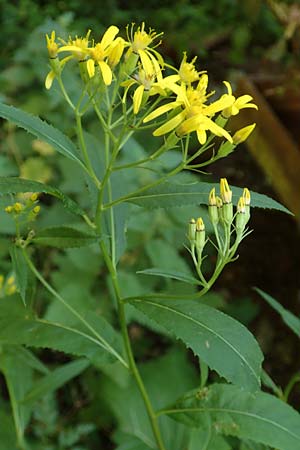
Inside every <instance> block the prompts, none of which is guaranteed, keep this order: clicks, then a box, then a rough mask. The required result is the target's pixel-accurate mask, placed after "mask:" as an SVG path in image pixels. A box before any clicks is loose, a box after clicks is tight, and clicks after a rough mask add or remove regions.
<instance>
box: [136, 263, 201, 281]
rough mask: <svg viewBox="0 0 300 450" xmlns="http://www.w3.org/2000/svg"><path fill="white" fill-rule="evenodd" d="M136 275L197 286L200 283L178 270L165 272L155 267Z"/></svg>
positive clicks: (165, 270)
mask: <svg viewBox="0 0 300 450" xmlns="http://www.w3.org/2000/svg"><path fill="white" fill-rule="evenodd" d="M137 273H140V274H143V275H154V276H157V277H163V278H171V279H173V280H178V281H183V282H184V283H189V284H195V285H199V284H200V282H199V280H197V278H194V277H193V276H192V275H190V274H189V273H184V272H181V271H179V270H167V269H159V268H157V267H151V268H150V269H145V270H139V271H138V272H137Z"/></svg>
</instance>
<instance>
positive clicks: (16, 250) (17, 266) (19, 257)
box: [10, 245, 28, 306]
mask: <svg viewBox="0 0 300 450" xmlns="http://www.w3.org/2000/svg"><path fill="white" fill-rule="evenodd" d="M10 256H11V260H12V267H13V271H14V273H15V277H16V284H17V288H18V291H19V292H20V295H21V298H22V300H23V303H24V305H25V306H26V291H27V286H28V265H27V262H26V260H25V258H24V255H23V251H22V249H21V248H20V247H17V246H16V245H13V246H12V247H11V249H10Z"/></svg>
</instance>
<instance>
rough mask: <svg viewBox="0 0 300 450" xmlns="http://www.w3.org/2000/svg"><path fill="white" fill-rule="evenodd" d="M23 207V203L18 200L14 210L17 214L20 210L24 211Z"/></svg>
mask: <svg viewBox="0 0 300 450" xmlns="http://www.w3.org/2000/svg"><path fill="white" fill-rule="evenodd" d="M22 209H23V205H22V203H19V202H16V203H15V204H14V205H13V210H14V212H15V213H17V214H20V212H21V211H22Z"/></svg>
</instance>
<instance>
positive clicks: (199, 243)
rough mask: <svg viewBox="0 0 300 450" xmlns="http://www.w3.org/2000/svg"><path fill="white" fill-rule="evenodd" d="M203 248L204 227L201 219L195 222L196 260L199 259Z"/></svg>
mask: <svg viewBox="0 0 300 450" xmlns="http://www.w3.org/2000/svg"><path fill="white" fill-rule="evenodd" d="M204 246H205V225H204V222H203V220H202V218H201V217H199V219H197V221H196V250H197V255H198V259H201V255H202V251H203V248H204Z"/></svg>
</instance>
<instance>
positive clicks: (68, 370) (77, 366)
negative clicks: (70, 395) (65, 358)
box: [22, 359, 90, 403]
mask: <svg viewBox="0 0 300 450" xmlns="http://www.w3.org/2000/svg"><path fill="white" fill-rule="evenodd" d="M89 364H90V363H89V361H88V360H86V359H78V360H77V361H72V362H70V363H67V364H65V365H64V366H62V367H59V368H57V369H55V370H53V371H52V372H50V373H49V374H48V375H46V376H45V377H43V378H41V379H40V380H38V381H36V382H35V383H34V387H33V388H32V389H30V390H29V391H28V392H26V394H25V396H24V398H23V400H22V403H28V402H30V403H32V402H34V401H35V400H37V399H38V398H40V397H41V396H43V395H46V394H48V393H49V392H53V391H55V390H56V389H58V388H60V387H61V386H63V385H64V384H65V383H67V382H68V381H70V380H72V378H75V377H77V376H78V375H80V374H81V372H83V371H84V370H85V369H86V368H87V367H88V366H89Z"/></svg>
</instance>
